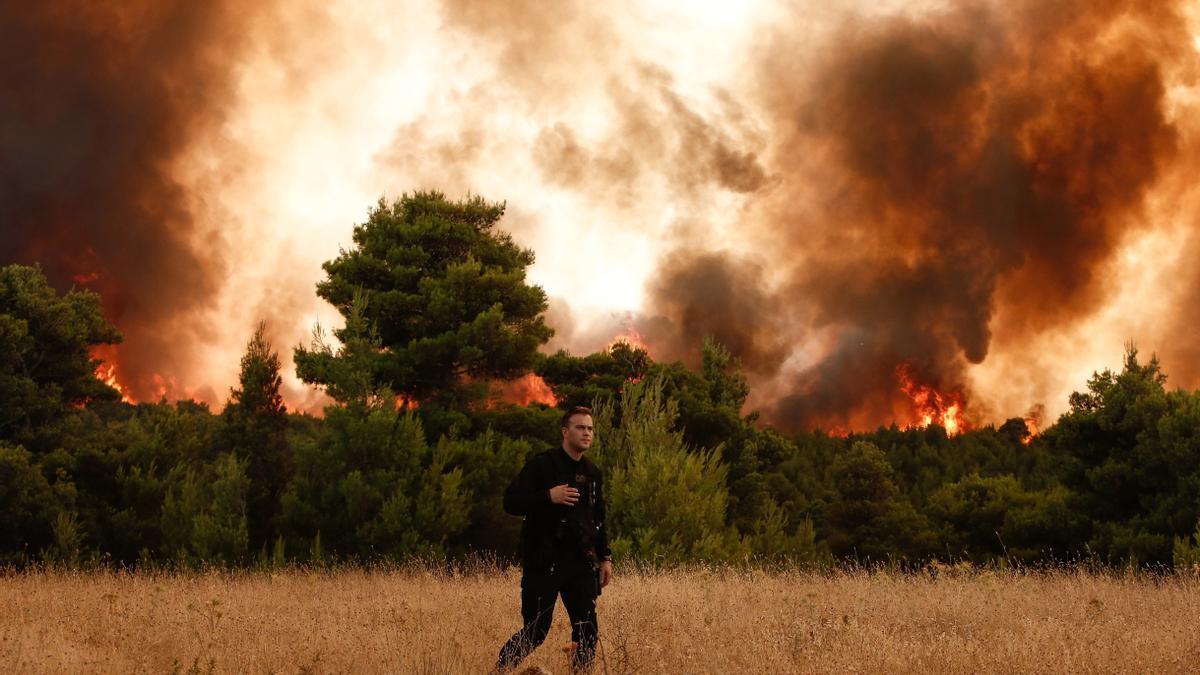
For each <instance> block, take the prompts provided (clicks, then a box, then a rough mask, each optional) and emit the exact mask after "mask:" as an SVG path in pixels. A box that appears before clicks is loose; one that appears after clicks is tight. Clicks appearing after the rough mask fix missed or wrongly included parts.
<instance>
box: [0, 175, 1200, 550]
mask: <svg viewBox="0 0 1200 675" xmlns="http://www.w3.org/2000/svg"><path fill="white" fill-rule="evenodd" d="M502 213H503V206H502V205H496V204H489V203H487V202H484V201H483V200H481V199H478V198H475V199H469V200H466V201H462V202H452V201H448V200H446V199H445V198H443V197H442V196H441V195H440V194H437V193H418V194H415V195H412V196H407V195H406V196H404V197H402V198H401V199H399V200H397V201H395V202H393V203H390V204H389V203H385V202H382V201H381V202H380V203H379V204H378V206H377V207H376V208H374V209H373V210H372V211H371V213H370V217H369V219H368V221H367V222H366V223H364V224H362V225H360V226H358V227H356V228H355V233H354V246H353V247H352V248H350V249H349V250H346V251H342V252H341V254H340V255H339V256H338V258H336V259H334V260H331V261H330V262H328V263H326V264H325V270H326V272H327V278H326V280H325V281H323V282H321V284H319V285H318V289H317V292H318V294H319V295H321V297H323V298H325V299H326V300H328V301H329V302H330V303H332V304H333V305H334V306H335V307H337V308H338V309H339V311H341V312H342V314H343V315H344V317H345V326H344V327H343V328H341V329H338V330H337V331H335V332H334V334H335V336H336V337H337V343H336V345H335V344H331V341H330V340H328V339H327V337H326V334H325V332H324V331H323V330H322V329H321V328H320V327H318V328H317V329H316V330H315V331H314V338H313V341H312V344H310V345H309V346H307V347H299V348H297V349H296V351H295V355H294V356H295V361H296V364H297V371H298V373H299V375H300V377H301V378H303V379H304V380H305V381H307V382H310V383H312V384H314V385H317V386H320V387H322V388H323V389H324V390H325V391H326V392H327V393H328V394H329V396H330V397H331V399H332V403H331V404H330V405H329V406H328V407H326V408H325V410H324V415H323V416H320V417H314V416H310V415H306V414H296V413H293V412H289V411H287V409H286V408H285V406H284V404H283V401H282V399H281V397H280V393H279V389H280V384H281V379H280V360H279V357H278V354H277V352H276V351H275V350H274V348H273V347H272V345H271V344H269V342H268V341H267V340H266V339H265V336H264V332H265V331H264V328H263V327H262V326H260V327H259V328H258V330H257V331H256V332H255V333H254V334H253V335H252V336H251V337H250V339H249V341H248V343H247V348H246V352H245V355H244V356H243V358H242V361H241V372H240V378H239V384H238V386H237V388H235V389H234V390H232V391H231V392H230V397H229V401H228V403H227V405H226V406H225V407H224V409H223V410H221V411H220V412H215V411H213V410H210V409H209V408H208V407H207V406H206V405H204V404H199V403H195V402H191V401H179V402H176V403H174V404H170V403H168V402H166V401H160V402H157V403H139V404H129V403H124V402H122V401H121V400H120V395H119V393H118V392H117V391H115V390H114V389H113V388H111V387H110V386H108V385H107V384H105V383H104V382H102V381H101V380H100V379H98V378H97V377H96V374H95V373H96V370H97V367H98V366H99V365H100V364H99V363H98V362H96V361H94V360H93V359H92V358H91V354H92V353H93V352H94V350H95V348H96V347H97V346H100V345H107V344H114V343H117V342H119V341H120V337H121V336H120V334H119V333H118V332H117V331H116V330H115V329H114V328H113V327H112V326H110V325H109V324H108V323H107V322H106V321H105V320H104V318H103V315H102V312H101V310H100V302H99V298H98V297H97V296H96V295H95V294H93V293H90V292H87V291H80V290H74V289H72V290H69V291H67V292H66V293H62V294H60V293H58V292H56V291H55V290H54V289H53V288H52V287H51V286H50V285H49V283H48V282H47V280H46V279H45V277H44V276H43V275H42V273H41V272H40V270H39V269H37V268H31V267H23V266H17V265H12V266H8V267H4V268H0V563H2V564H7V565H18V566H19V565H25V564H29V563H32V562H39V561H53V562H59V563H65V564H85V563H88V564H94V563H101V564H119V565H154V564H173V565H183V566H190V565H197V564H206V563H207V564H217V565H231V566H276V565H282V564H287V563H289V562H296V561H298V562H305V563H315V564H320V563H323V562H325V561H329V560H342V561H362V562H369V561H374V560H379V559H406V558H409V557H413V556H423V557H434V558H438V557H443V556H450V557H454V556H462V555H466V554H470V553H490V554H494V555H497V556H499V557H501V558H511V557H512V556H513V555H514V554H515V549H516V544H517V536H518V535H517V532H518V529H519V526H520V522H519V519H517V518H514V517H511V516H508V515H506V514H505V513H504V512H503V510H502V508H501V494H502V492H503V490H504V487H505V486H506V485H507V484H508V481H509V480H510V479H511V477H512V476H513V475H514V474H515V473H516V471H517V470H518V469H519V467H520V466H521V464H522V463H523V462H524V461H525V460H526V458H528V457H529V456H530V455H531V454H533V453H536V452H540V451H541V450H544V449H545V448H547V447H550V446H552V445H557V444H558V442H559V435H558V430H557V428H556V427H557V420H558V416H559V415H560V412H561V408H565V407H569V406H572V405H578V404H583V405H592V406H593V407H594V410H595V421H596V426H597V439H598V440H597V443H596V445H595V447H594V448H593V451H592V452H593V454H594V458H595V459H596V461H597V462H598V463H599V464H600V465H601V466H602V467H603V468H604V469H605V471H606V475H607V485H608V490H609V502H610V532H611V533H612V535H613V537H614V542H613V544H614V552H615V553H616V555H617V556H618V558H624V559H628V558H631V557H634V558H639V559H643V560H651V561H659V562H664V563H672V562H680V561H690V560H710V561H740V560H749V559H777V560H790V561H794V562H798V563H811V564H824V563H828V562H831V561H837V560H845V559H854V560H858V561H860V562H900V563H905V562H907V563H920V562H924V561H928V560H932V559H938V560H943V561H950V562H953V561H961V560H969V561H972V562H975V563H988V562H996V561H1002V562H1004V563H1013V562H1019V563H1031V564H1037V563H1043V562H1075V561H1089V562H1092V563H1101V564H1113V565H1124V564H1143V565H1172V564H1174V565H1187V566H1192V565H1195V564H1197V563H1200V548H1198V547H1197V541H1196V537H1197V536H1200V532H1197V522H1198V518H1200V392H1188V391H1183V390H1176V391H1169V390H1168V389H1167V388H1166V377H1165V375H1164V374H1163V373H1162V371H1161V369H1160V367H1159V364H1158V363H1157V361H1156V360H1155V359H1153V358H1152V359H1150V361H1149V362H1148V363H1143V362H1142V361H1141V360H1139V358H1138V354H1137V352H1136V350H1135V349H1133V348H1132V347H1131V348H1129V349H1128V351H1127V353H1126V359H1125V364H1124V368H1123V369H1122V370H1121V371H1120V372H1116V373H1114V372H1110V371H1105V372H1103V373H1099V374H1097V375H1095V376H1094V377H1093V378H1091V379H1090V380H1089V381H1088V382H1087V383H1086V388H1085V390H1084V391H1082V392H1080V393H1076V394H1073V395H1072V396H1071V399H1070V402H1069V403H1070V408H1069V410H1068V412H1067V413H1066V414H1064V415H1063V416H1062V417H1061V418H1060V419H1059V420H1058V421H1057V422H1056V423H1055V424H1054V425H1053V426H1051V427H1049V428H1048V429H1046V430H1045V431H1044V432H1043V433H1041V434H1040V435H1036V436H1031V434H1030V431H1029V429H1028V428H1027V427H1026V424H1025V422H1024V421H1023V420H1021V419H1012V420H1009V421H1007V422H1005V423H1004V424H1002V425H1000V426H998V427H992V426H989V427H985V428H982V429H976V430H972V431H968V432H966V433H964V434H961V435H957V436H954V437H948V436H947V435H946V432H945V430H944V429H942V428H941V427H938V426H931V427H929V428H926V429H899V428H896V427H895V426H893V427H890V428H880V429H878V430H876V431H874V432H872V433H865V434H852V435H850V436H849V437H846V438H842V437H838V436H830V435H828V434H826V433H823V432H821V431H814V432H809V433H803V434H799V435H796V436H788V435H785V434H782V433H780V432H778V431H776V430H774V429H771V428H769V427H765V426H763V425H761V424H760V423H758V420H757V419H756V416H755V415H754V414H753V413H751V414H749V415H744V414H743V410H744V408H745V402H746V398H747V395H748V393H749V389H748V386H747V384H746V380H745V378H744V377H743V376H742V375H741V374H740V373H739V371H738V368H737V363H736V360H735V359H733V358H732V357H731V355H730V354H729V353H728V351H726V350H725V349H724V348H723V347H722V346H721V345H719V344H716V343H714V342H712V341H705V342H704V344H703V348H702V363H701V365H700V367H699V368H698V369H689V368H687V367H685V366H684V365H682V364H680V363H656V362H654V361H652V360H651V359H650V358H649V356H648V355H647V354H646V352H644V351H642V350H640V349H636V348H633V347H631V346H629V345H627V344H624V343H617V344H616V345H614V346H613V347H611V348H610V349H608V350H606V351H603V352H600V353H596V354H590V355H586V356H575V355H571V354H568V353H566V352H558V353H557V354H554V355H544V354H541V353H539V352H538V347H539V346H541V345H542V344H544V343H545V342H546V341H547V340H548V339H549V337H550V335H551V331H550V329H549V328H548V327H547V326H546V325H545V323H544V321H543V315H544V312H545V310H546V298H545V295H544V293H543V292H542V291H541V289H540V288H538V287H536V286H531V285H528V284H526V282H525V269H526V268H527V267H528V265H530V264H531V263H532V262H533V254H532V252H530V251H528V250H523V249H521V248H519V247H517V246H516V245H515V244H514V243H513V242H512V241H511V239H510V238H509V237H508V236H507V235H505V234H503V233H502V232H499V231H497V230H496V229H495V228H494V226H495V223H496V222H497V221H498V220H499V218H500V216H501V215H502ZM131 356H136V355H131ZM530 373H536V374H537V375H538V376H540V377H541V378H542V379H543V380H544V381H545V382H546V383H547V384H548V385H549V386H550V388H551V389H552V390H553V392H554V395H555V398H556V399H557V401H558V407H557V408H556V407H551V406H547V405H543V404H533V405H530V406H518V405H514V404H511V403H504V402H502V400H501V399H500V398H499V397H498V394H497V392H498V391H501V390H503V389H504V387H506V386H508V387H511V386H512V385H511V383H512V382H513V381H517V380H520V379H521V378H524V377H526V376H528V375H529V374H530ZM506 383H508V384H506Z"/></svg>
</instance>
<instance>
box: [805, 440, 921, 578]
mask: <svg viewBox="0 0 1200 675" xmlns="http://www.w3.org/2000/svg"><path fill="white" fill-rule="evenodd" d="M832 478H833V486H834V494H833V498H832V500H831V503H830V504H829V508H828V519H827V523H828V527H829V530H830V531H829V535H828V541H829V546H830V548H831V549H832V551H833V553H834V555H837V556H855V557H858V558H866V559H867V560H873V561H884V560H892V559H898V558H907V559H916V558H921V557H923V556H925V555H928V554H930V553H931V552H932V542H931V541H930V537H929V525H928V522H927V521H926V519H925V518H924V516H921V515H920V514H919V513H917V511H916V510H915V509H914V508H913V506H912V504H911V503H910V502H909V501H908V500H906V499H904V497H903V496H902V495H901V494H900V491H899V489H898V488H897V487H896V484H895V482H893V480H892V467H891V465H890V464H888V461H887V458H886V457H884V455H883V452H881V451H880V450H879V448H878V447H876V446H875V445H874V444H873V443H869V442H866V441H857V442H855V443H853V444H851V445H850V448H849V449H848V450H847V451H846V452H845V453H842V454H840V455H838V456H837V457H836V458H835V459H834V461H833V467H832Z"/></svg>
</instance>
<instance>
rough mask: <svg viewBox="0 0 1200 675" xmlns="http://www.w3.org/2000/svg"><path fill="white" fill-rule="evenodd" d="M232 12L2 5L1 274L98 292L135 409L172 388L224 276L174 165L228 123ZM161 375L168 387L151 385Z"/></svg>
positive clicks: (69, 2) (190, 7) (204, 5)
mask: <svg viewBox="0 0 1200 675" xmlns="http://www.w3.org/2000/svg"><path fill="white" fill-rule="evenodd" d="M230 6H232V3H223V2H190V1H187V0H161V1H158V0H156V1H153V2H124V3H95V2H86V1H83V0H78V1H75V0H49V1H45V2H11V3H5V4H4V8H3V9H0V60H2V62H3V64H4V65H3V66H2V67H0V263H5V264H7V263H11V262H22V263H39V264H41V266H42V268H43V269H44V270H45V271H46V273H47V274H48V275H49V276H50V277H51V279H52V280H53V282H55V283H56V284H57V285H58V286H60V287H69V286H70V285H72V284H74V285H77V286H85V287H87V288H91V289H93V290H96V291H98V292H99V293H100V294H101V296H102V297H103V300H104V305H105V309H106V313H107V315H108V317H109V319H110V320H111V321H113V322H114V323H115V324H116V325H117V327H118V328H120V329H121V330H122V331H123V332H124V334H125V336H126V339H125V344H124V345H123V346H122V347H121V350H120V353H121V354H127V355H129V356H128V358H123V357H118V359H119V361H120V362H119V374H120V376H121V379H122V381H123V383H124V384H125V386H126V388H127V390H131V391H132V393H133V395H134V396H135V397H136V398H138V399H145V398H152V397H156V396H158V395H161V394H162V393H165V391H164V390H167V389H170V388H171V383H172V381H173V380H174V379H175V378H176V377H177V376H178V375H180V372H181V371H180V370H179V369H180V368H186V367H189V366H191V365H192V364H191V363H190V360H189V357H190V353H189V347H190V346H192V345H193V344H194V343H195V342H196V341H197V340H200V339H202V338H203V336H202V334H200V333H201V331H202V329H204V324H203V322H202V321H201V320H199V319H198V316H199V315H200V313H202V311H203V310H204V309H205V308H206V307H208V306H209V305H210V303H211V302H212V300H213V298H214V296H215V293H216V290H217V289H218V280H219V279H220V278H221V276H222V265H221V260H220V250H221V246H220V244H219V242H214V241H205V242H203V244H199V242H198V241H197V240H198V238H200V237H206V238H211V237H213V236H214V235H213V234H212V233H205V232H202V231H201V230H200V229H199V228H198V226H197V223H196V221H195V218H194V215H193V213H192V209H191V206H190V204H191V202H190V199H189V195H187V194H185V192H184V190H183V189H182V188H181V186H180V185H179V183H178V182H177V181H176V180H175V179H174V178H173V177H172V168H173V167H172V164H173V162H175V161H176V160H177V159H178V158H179V157H180V156H181V154H182V153H184V151H186V150H187V148H188V146H189V143H190V142H191V141H192V140H193V139H194V138H195V137H196V135H198V134H200V133H201V132H203V131H205V130H206V129H209V128H211V126H212V125H213V124H214V123H215V122H219V121H220V119H221V116H222V113H223V111H224V107H225V105H226V104H227V102H229V100H230V99H231V96H232V94H233V91H232V87H231V81H230V79H231V78H230V76H229V75H230V73H229V70H230V59H231V58H232V52H233V49H234V48H235V47H236V43H237V42H238V38H236V37H233V36H237V35H239V34H240V33H241V32H242V31H241V30H240V29H239V28H237V27H236V25H237V24H238V23H239V22H240V21H241V20H243V19H244V18H245V17H244V16H241V17H239V16H234V13H233V12H232V11H230ZM156 375H157V376H158V377H156Z"/></svg>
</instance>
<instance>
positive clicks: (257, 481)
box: [221, 323, 291, 548]
mask: <svg viewBox="0 0 1200 675" xmlns="http://www.w3.org/2000/svg"><path fill="white" fill-rule="evenodd" d="M239 383H240V385H241V386H240V388H238V389H234V390H232V391H231V392H230V400H229V404H228V405H227V406H225V411H224V412H223V413H222V415H221V416H222V418H223V421H224V423H225V429H224V438H223V441H224V445H225V447H227V448H228V449H229V450H231V451H232V452H234V453H236V454H237V455H238V456H239V457H243V458H245V459H246V476H247V477H248V478H249V479H250V492H249V495H248V497H247V506H248V508H247V513H248V516H249V532H250V545H251V546H252V547H256V548H257V547H259V546H261V545H263V544H264V543H266V542H267V541H268V540H271V541H273V540H274V539H275V536H276V534H277V525H278V523H277V522H276V521H277V519H278V517H279V499H280V496H281V495H282V494H283V489H284V486H285V485H287V481H288V478H289V476H290V474H291V452H290V449H289V448H288V444H287V425H288V421H287V407H286V406H284V404H283V396H281V395H280V393H279V387H280V385H281V384H282V378H281V377H280V375H279V355H278V354H277V353H275V351H274V350H273V349H272V348H271V343H270V341H268V340H267V338H266V324H264V323H259V324H258V326H257V327H256V328H255V330H254V335H253V336H252V337H251V338H250V341H249V342H248V343H247V344H246V353H245V355H244V356H242V368H241V374H240V376H239Z"/></svg>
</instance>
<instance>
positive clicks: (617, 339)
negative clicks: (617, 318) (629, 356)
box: [604, 326, 650, 352]
mask: <svg viewBox="0 0 1200 675" xmlns="http://www.w3.org/2000/svg"><path fill="white" fill-rule="evenodd" d="M622 342H623V343H625V344H627V345H629V346H630V347H633V348H634V349H640V350H642V351H644V352H649V351H650V346H649V345H647V344H646V339H645V338H643V337H642V334H641V333H639V332H638V331H637V330H636V329H635V328H634V327H633V326H625V327H624V328H622V329H621V332H619V333H617V334H616V335H615V336H613V339H612V341H611V342H609V343H608V347H606V348H605V350H604V351H612V348H613V347H616V346H617V345H618V344H620V343H622Z"/></svg>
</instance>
